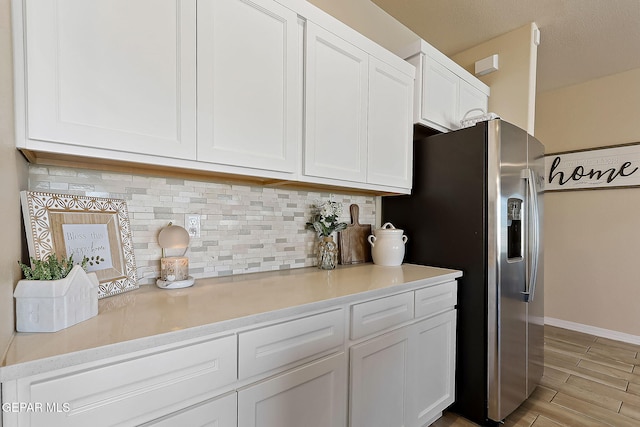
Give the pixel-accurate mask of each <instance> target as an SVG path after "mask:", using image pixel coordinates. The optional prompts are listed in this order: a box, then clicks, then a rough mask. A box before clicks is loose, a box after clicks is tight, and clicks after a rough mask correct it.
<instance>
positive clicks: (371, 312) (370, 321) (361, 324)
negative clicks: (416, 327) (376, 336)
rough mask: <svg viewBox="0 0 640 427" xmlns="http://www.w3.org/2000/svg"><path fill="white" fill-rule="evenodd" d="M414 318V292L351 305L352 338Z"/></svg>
mask: <svg viewBox="0 0 640 427" xmlns="http://www.w3.org/2000/svg"><path fill="white" fill-rule="evenodd" d="M411 319H413V292H405V293H403V294H398V295H392V296H390V297H385V298H380V299H377V300H373V301H368V302H364V303H362V304H356V305H354V306H352V307H351V339H354V340H355V339H358V338H362V337H364V336H367V335H370V334H373V333H375V332H378V331H382V330H384V329H387V328H390V327H392V326H395V325H399V324H400V323H402V322H406V321H408V320H411Z"/></svg>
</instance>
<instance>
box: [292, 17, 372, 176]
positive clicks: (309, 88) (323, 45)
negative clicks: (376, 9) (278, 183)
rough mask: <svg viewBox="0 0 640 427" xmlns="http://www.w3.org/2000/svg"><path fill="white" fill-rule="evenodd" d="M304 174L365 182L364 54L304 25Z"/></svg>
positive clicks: (366, 60)
mask: <svg viewBox="0 0 640 427" xmlns="http://www.w3.org/2000/svg"><path fill="white" fill-rule="evenodd" d="M306 34H307V37H306V47H307V51H306V67H305V71H306V85H305V88H306V90H305V98H306V101H305V107H306V109H305V125H306V131H305V151H304V153H305V156H304V174H305V175H310V176H315V177H321V178H333V179H341V180H347V181H356V182H366V179H367V175H366V174H367V170H366V163H367V105H368V88H367V84H368V83H367V80H368V73H369V68H368V54H367V53H365V52H363V51H361V50H360V49H358V48H356V47H355V46H353V45H351V44H350V43H348V42H346V41H345V40H343V39H341V38H339V37H337V36H335V35H333V34H331V33H329V32H327V31H326V30H324V29H322V28H320V27H318V26H317V25H315V24H313V23H312V22H307V33H306Z"/></svg>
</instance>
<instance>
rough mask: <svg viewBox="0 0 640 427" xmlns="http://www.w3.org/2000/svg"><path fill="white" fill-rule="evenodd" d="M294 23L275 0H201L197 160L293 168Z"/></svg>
mask: <svg viewBox="0 0 640 427" xmlns="http://www.w3.org/2000/svg"><path fill="white" fill-rule="evenodd" d="M297 22H298V21H297V15H296V14H295V13H294V12H292V11H291V10H289V9H287V8H285V7H283V6H281V5H279V4H278V3H276V2H274V1H271V0H203V1H199V2H198V160H200V161H207V162H213V163H222V164H226V165H233V166H242V167H251V168H258V169H267V170H274V171H281V172H294V171H295V165H296V153H297V152H296V144H297V143H298V139H297V131H298V130H299V126H298V120H297V119H298V116H297V111H298V108H299V106H300V100H299V98H300V97H301V86H300V85H299V79H298V72H299V66H300V64H299V61H301V59H300V57H299V49H298V24H297Z"/></svg>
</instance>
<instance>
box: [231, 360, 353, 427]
mask: <svg viewBox="0 0 640 427" xmlns="http://www.w3.org/2000/svg"><path fill="white" fill-rule="evenodd" d="M346 407H347V374H346V360H345V354H344V353H339V354H336V355H334V356H331V357H328V358H325V359H322V360H319V361H316V362H312V363H310V364H308V365H305V366H302V367H300V368H297V369H293V370H291V371H287V372H286V373H284V374H282V375H278V376H276V377H273V378H270V379H267V380H265V381H263V382H260V383H258V384H255V385H252V386H249V387H247V388H245V389H242V390H240V391H238V427H300V426H305V427H327V426H332V427H340V426H345V425H346V420H347V416H346V413H347V412H346V411H347V408H346Z"/></svg>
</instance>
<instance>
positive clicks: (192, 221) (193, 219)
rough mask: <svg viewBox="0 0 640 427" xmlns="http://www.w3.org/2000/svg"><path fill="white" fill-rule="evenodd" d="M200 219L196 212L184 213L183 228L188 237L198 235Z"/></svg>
mask: <svg viewBox="0 0 640 427" xmlns="http://www.w3.org/2000/svg"><path fill="white" fill-rule="evenodd" d="M200 219H201V215H198V214H184V228H185V229H186V230H187V233H189V237H200Z"/></svg>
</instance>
